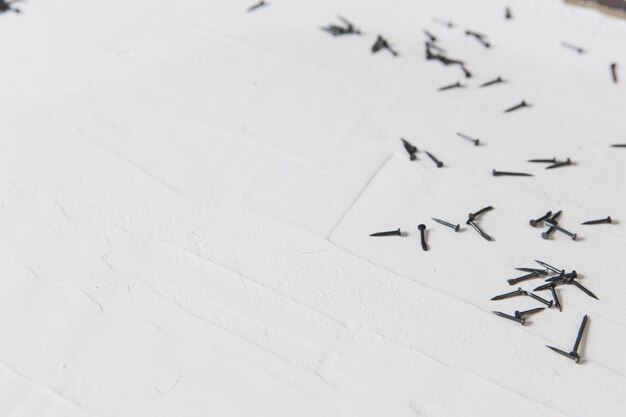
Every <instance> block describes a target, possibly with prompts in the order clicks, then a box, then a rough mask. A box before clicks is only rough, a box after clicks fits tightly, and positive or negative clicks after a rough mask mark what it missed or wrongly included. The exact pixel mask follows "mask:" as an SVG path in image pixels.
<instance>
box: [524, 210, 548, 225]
mask: <svg viewBox="0 0 626 417" xmlns="http://www.w3.org/2000/svg"><path fill="white" fill-rule="evenodd" d="M550 216H552V212H551V211H549V212H547V213H546V214H544V215H543V216H541V217H539V218H538V219H534V220H530V221H529V222H528V223H530V225H531V226H532V227H537V226H538V225H539V223H543V221H544V220H546V219H548V218H549V217H550Z"/></svg>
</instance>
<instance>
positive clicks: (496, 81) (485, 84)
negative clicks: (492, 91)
mask: <svg viewBox="0 0 626 417" xmlns="http://www.w3.org/2000/svg"><path fill="white" fill-rule="evenodd" d="M504 82H506V81H504V80H503V79H502V77H500V76H498V78H496V79H495V80H491V81H487V82H486V83H483V84H481V85H480V88H483V87H489V86H490V85H494V84H498V83H504Z"/></svg>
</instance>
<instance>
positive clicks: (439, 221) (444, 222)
mask: <svg viewBox="0 0 626 417" xmlns="http://www.w3.org/2000/svg"><path fill="white" fill-rule="evenodd" d="M431 219H433V220H434V221H436V222H437V223H439V224H443V225H444V226H448V227H450V228H452V229H454V231H455V232H458V231H459V229H460V228H461V225H459V224H452V223H448V222H446V221H444V220H441V219H436V218H434V217H431Z"/></svg>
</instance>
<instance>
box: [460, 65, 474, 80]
mask: <svg viewBox="0 0 626 417" xmlns="http://www.w3.org/2000/svg"><path fill="white" fill-rule="evenodd" d="M461 70H463V74H464V75H465V78H472V73H471V72H469V70H468V69H467V68H466V67H465V65H464V64H461Z"/></svg>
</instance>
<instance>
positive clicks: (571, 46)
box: [561, 42, 585, 54]
mask: <svg viewBox="0 0 626 417" xmlns="http://www.w3.org/2000/svg"><path fill="white" fill-rule="evenodd" d="M561 45H563V46H564V47H566V48H569V49H571V50H573V51H576V52H578V53H579V54H583V53H585V50H584V49H583V48H581V47H580V46H575V45H572V44H571V43H567V42H561Z"/></svg>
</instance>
